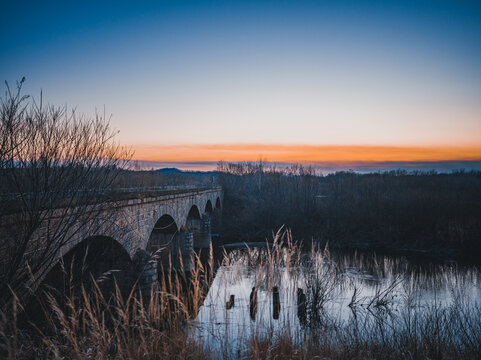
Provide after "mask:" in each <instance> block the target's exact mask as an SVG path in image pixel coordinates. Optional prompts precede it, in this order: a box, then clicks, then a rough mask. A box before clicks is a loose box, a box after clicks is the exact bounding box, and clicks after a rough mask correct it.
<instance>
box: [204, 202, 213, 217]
mask: <svg viewBox="0 0 481 360" xmlns="http://www.w3.org/2000/svg"><path fill="white" fill-rule="evenodd" d="M213 212H214V209H213V207H212V203H211V202H210V200H207V204H205V213H208V214H212V213H213Z"/></svg>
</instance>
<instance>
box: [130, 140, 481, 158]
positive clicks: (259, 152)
mask: <svg viewBox="0 0 481 360" xmlns="http://www.w3.org/2000/svg"><path fill="white" fill-rule="evenodd" d="M133 149H134V150H135V159H138V160H147V161H172V162H197V161H211V162H212V161H213V162H215V161H219V160H224V161H255V160H259V159H260V158H262V159H265V160H267V161H274V162H361V161H362V162H364V161H371V162H389V161H452V160H480V159H481V146H471V147H467V146H459V147H455V146H450V147H441V146H438V147H420V146H418V147H408V146H369V145H358V146H354V145H353V146H350V145H327V146H318V145H281V144H211V145H205V144H202V145H169V146H162V145H137V146H133Z"/></svg>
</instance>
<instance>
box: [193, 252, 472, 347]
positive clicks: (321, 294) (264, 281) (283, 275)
mask: <svg viewBox="0 0 481 360" xmlns="http://www.w3.org/2000/svg"><path fill="white" fill-rule="evenodd" d="M279 253H280V255H279V258H277V259H276V261H264V259H265V258H269V256H272V254H270V253H269V250H268V249H267V250H266V249H254V250H250V251H246V250H235V251H231V252H230V253H228V254H227V258H226V259H225V261H224V265H223V266H221V267H220V268H219V269H218V271H217V274H216V277H215V279H214V281H213V283H212V286H211V288H210V290H209V292H208V294H207V297H206V298H205V300H204V304H203V306H202V307H201V308H200V309H199V313H198V316H197V318H196V319H195V321H194V325H195V326H194V329H195V330H194V332H193V334H192V336H194V337H196V339H197V340H200V341H201V343H204V344H205V345H206V346H209V347H210V348H211V349H223V351H232V352H235V351H237V350H238V349H242V347H243V346H244V345H245V344H246V340H249V339H251V338H253V337H257V338H259V337H261V338H262V337H272V336H276V334H285V333H289V335H290V336H291V337H292V338H294V339H296V340H298V341H302V339H303V338H304V337H305V336H306V335H308V334H312V333H313V332H323V331H324V332H326V331H331V330H332V329H334V328H338V327H339V326H340V325H348V326H350V328H351V329H353V330H352V331H357V330H356V329H358V331H362V329H366V324H370V325H369V326H372V327H373V328H374V327H375V326H377V327H379V328H380V327H381V326H383V327H385V329H384V328H383V330H382V332H379V333H382V334H383V336H385V335H386V334H387V335H388V334H389V331H395V329H396V327H397V326H408V325H409V322H410V321H416V317H419V314H422V313H423V312H426V311H427V309H431V308H432V307H433V306H435V307H444V308H448V307H449V306H450V305H452V304H454V303H456V302H458V301H463V302H471V303H473V302H476V301H478V299H479V298H480V295H481V289H480V285H479V284H480V279H481V274H480V271H479V269H478V268H476V267H473V266H471V267H462V266H459V265H457V264H455V263H448V264H434V263H429V264H426V265H423V264H420V263H416V262H413V261H411V260H408V259H406V258H405V257H388V256H379V255H376V254H374V253H371V254H365V253H351V254H346V253H344V254H333V255H331V254H329V253H328V252H322V251H318V252H312V253H309V254H303V256H302V257H300V258H299V259H297V260H296V261H293V260H292V258H289V256H290V255H289V254H286V253H285V252H283V250H281V251H280V252H279ZM291 264H294V266H291ZM234 299H235V302H234ZM230 303H231V305H232V306H226V305H229V304H230ZM406 322H407V323H408V324H407V325H406ZM373 336H374V335H373ZM225 344H229V346H230V348H229V349H225V348H224V345H225Z"/></svg>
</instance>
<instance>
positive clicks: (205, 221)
mask: <svg viewBox="0 0 481 360" xmlns="http://www.w3.org/2000/svg"><path fill="white" fill-rule="evenodd" d="M196 221H197V222H198V224H197V226H196V228H195V230H194V231H193V232H194V247H195V248H196V249H208V248H210V244H211V242H212V234H211V226H210V215H209V213H206V214H205V215H204V216H203V217H202V219H200V220H196Z"/></svg>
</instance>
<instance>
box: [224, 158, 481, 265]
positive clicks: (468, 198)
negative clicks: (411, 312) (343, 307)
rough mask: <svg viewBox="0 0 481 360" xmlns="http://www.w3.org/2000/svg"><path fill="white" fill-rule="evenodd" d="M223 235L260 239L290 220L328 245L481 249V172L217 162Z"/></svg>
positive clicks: (298, 231) (300, 233) (298, 232)
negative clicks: (322, 171)
mask: <svg viewBox="0 0 481 360" xmlns="http://www.w3.org/2000/svg"><path fill="white" fill-rule="evenodd" d="M219 171H220V183H221V184H222V185H223V186H224V189H225V201H224V219H223V224H224V228H223V234H225V235H226V236H227V237H231V238H236V239H239V240H252V239H263V238H265V237H268V236H269V235H270V233H271V231H272V229H278V228H279V226H281V225H285V226H288V227H290V228H291V229H292V231H293V234H294V236H295V237H296V238H301V239H304V240H305V241H306V240H307V241H309V242H310V241H311V240H312V238H314V240H321V241H329V242H330V244H331V246H336V245H346V244H349V245H357V246H360V245H361V246H376V247H381V248H386V249H425V250H432V249H435V250H437V251H438V252H442V251H448V252H453V250H454V251H457V252H459V253H461V254H464V255H466V256H476V254H480V253H481V173H480V172H463V171H459V172H454V173H450V174H438V173H436V172H405V171H396V172H385V173H371V174H358V173H354V172H338V173H335V174H330V175H326V176H322V175H317V174H316V173H315V171H314V170H313V169H312V168H303V167H302V166H292V167H290V168H287V169H278V168H275V167H274V166H272V165H268V164H265V163H262V162H260V163H237V164H226V163H221V164H219Z"/></svg>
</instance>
